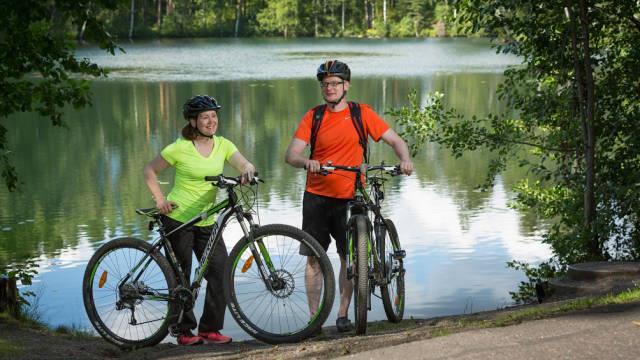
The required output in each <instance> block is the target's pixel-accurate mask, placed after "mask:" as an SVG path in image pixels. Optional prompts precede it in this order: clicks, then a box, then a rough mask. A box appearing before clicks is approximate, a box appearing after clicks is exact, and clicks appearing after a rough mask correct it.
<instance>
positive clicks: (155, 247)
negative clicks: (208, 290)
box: [118, 186, 275, 302]
mask: <svg viewBox="0 0 640 360" xmlns="http://www.w3.org/2000/svg"><path fill="white" fill-rule="evenodd" d="M227 195H228V198H227V199H225V200H223V201H221V202H219V203H217V204H216V205H214V206H213V207H211V208H210V209H209V210H207V211H204V212H202V213H200V214H198V215H196V216H194V217H193V218H192V219H191V220H189V221H187V222H185V223H184V224H182V225H180V226H178V227H177V228H175V229H173V230H171V231H170V232H168V233H165V230H164V226H163V225H162V222H161V221H160V220H159V218H155V220H153V222H155V223H156V224H157V225H158V232H159V237H158V238H156V240H154V242H153V243H152V246H151V249H150V252H149V253H147V254H145V256H144V257H143V258H142V259H140V261H139V262H138V263H137V264H136V265H135V266H134V267H133V268H132V269H131V271H130V272H129V273H128V274H127V275H126V276H125V277H124V278H123V279H122V280H121V281H120V283H119V284H118V288H119V289H120V288H121V287H122V286H123V285H124V284H126V283H127V282H129V280H130V279H132V278H133V282H137V281H139V279H140V277H141V276H142V274H143V273H144V271H145V270H146V268H147V266H149V264H150V263H151V261H152V259H151V255H150V253H151V252H153V251H160V249H162V248H164V250H165V256H166V257H167V259H168V260H169V263H170V264H171V266H172V268H173V270H174V272H175V274H176V275H177V277H178V281H179V283H180V286H182V287H183V288H184V289H188V290H190V291H191V294H192V295H193V296H192V301H193V302H195V299H196V298H197V295H198V290H199V288H200V284H201V283H202V280H203V279H204V275H205V273H206V271H207V267H208V265H209V256H210V255H211V253H212V252H213V251H214V250H215V247H216V246H217V244H218V243H219V242H220V239H221V238H222V230H223V229H224V228H225V226H226V225H227V223H228V222H229V219H230V218H231V216H233V215H235V216H236V219H237V220H238V223H239V224H240V227H241V228H242V232H243V233H244V236H245V237H247V238H248V239H249V248H250V250H251V253H252V255H253V257H254V260H255V261H256V264H257V265H258V271H259V273H260V275H261V277H262V279H263V281H264V282H265V285H266V286H267V287H268V288H269V289H272V284H271V279H272V276H271V275H272V274H273V273H274V272H275V267H274V265H273V263H272V262H271V258H270V256H269V253H268V251H267V248H266V246H265V245H264V243H263V242H262V240H258V241H254V240H253V229H254V228H255V227H256V226H257V225H256V224H255V223H254V222H253V218H252V216H251V214H249V213H246V212H245V211H244V210H243V208H242V205H240V204H238V199H237V195H236V194H235V192H234V191H233V188H232V187H230V186H228V187H227ZM216 213H220V214H219V215H218V218H217V219H216V222H215V223H214V224H213V225H212V230H211V234H210V236H209V240H208V241H207V245H206V246H205V250H204V252H203V253H202V257H201V258H200V260H199V264H198V267H197V268H196V271H195V276H194V280H193V282H192V283H191V285H189V284H188V282H187V277H186V275H185V274H184V272H183V271H182V268H181V267H180V264H179V262H178V259H177V257H176V255H175V252H174V251H173V248H172V247H171V243H170V241H169V238H168V237H169V236H171V234H174V233H176V232H178V231H180V230H182V229H184V228H186V227H189V226H192V225H194V224H196V223H197V222H200V221H202V220H204V219H207V218H209V217H210V216H214V215H215V214H216ZM247 223H248V226H247ZM256 242H257V243H258V246H257V247H256V245H255V243H256ZM169 290H171V289H169ZM142 294H143V295H147V296H149V297H150V298H154V299H163V300H168V301H173V300H176V297H175V294H171V293H167V294H160V293H157V292H154V293H142Z"/></svg>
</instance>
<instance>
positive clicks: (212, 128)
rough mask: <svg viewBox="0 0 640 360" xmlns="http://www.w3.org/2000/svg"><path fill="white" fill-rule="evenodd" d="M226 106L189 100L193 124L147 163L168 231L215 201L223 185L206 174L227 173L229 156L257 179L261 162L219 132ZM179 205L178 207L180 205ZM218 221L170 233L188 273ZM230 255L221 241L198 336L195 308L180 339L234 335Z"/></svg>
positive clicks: (220, 340) (187, 114)
mask: <svg viewBox="0 0 640 360" xmlns="http://www.w3.org/2000/svg"><path fill="white" fill-rule="evenodd" d="M220 108H221V106H220V105H219V104H218V103H217V102H216V100H215V99H214V98H212V97H210V96H207V95H198V96H194V97H192V98H191V99H189V100H188V101H187V102H186V103H185V104H184V106H183V115H184V118H185V120H187V124H186V126H185V127H184V128H183V129H182V138H179V139H177V140H176V141H175V142H174V143H172V144H170V145H168V146H167V147H165V148H164V149H163V150H162V151H161V152H160V154H159V155H158V156H156V158H155V159H153V160H152V161H151V162H149V163H148V164H147V166H145V168H144V178H145V182H146V184H147V186H148V187H149V190H150V191H151V193H152V195H153V197H154V199H155V201H156V207H157V208H158V210H159V211H160V212H161V213H162V214H164V216H163V218H162V223H163V225H164V226H165V229H166V230H167V232H169V231H171V230H172V229H175V228H176V227H178V226H180V225H182V224H183V223H185V222H187V221H188V220H191V219H192V218H193V217H194V216H196V215H197V214H199V213H201V212H203V211H205V210H207V209H208V208H209V207H211V206H212V205H213V204H214V201H215V197H216V190H217V188H216V187H215V186H211V184H210V183H209V182H206V181H204V177H205V176H207V175H218V174H221V173H222V170H223V167H224V162H225V161H227V162H229V163H230V164H231V166H233V167H234V168H236V169H237V170H238V171H240V172H241V173H242V176H243V181H245V182H246V181H249V180H251V178H252V177H253V174H254V173H255V170H256V169H255V167H254V166H253V165H252V164H251V163H250V162H249V161H248V160H247V159H246V158H245V157H244V156H243V155H242V154H241V153H240V151H238V149H237V148H236V146H235V145H234V144H233V143H232V142H231V141H229V140H227V139H225V138H224V137H222V136H216V135H215V133H216V130H217V129H218V110H219V109H220ZM170 166H173V167H175V169H176V175H175V182H174V185H173V188H172V189H171V192H169V195H168V196H166V197H165V196H164V194H163V193H162V190H161V189H160V186H159V185H158V178H157V174H158V173H160V172H162V171H163V170H165V169H167V168H169V167H170ZM174 205H177V207H175V208H174ZM214 222H215V220H214V219H213V218H209V219H204V220H202V221H200V222H198V223H196V224H195V225H194V226H191V227H189V228H187V229H183V230H181V231H179V232H177V233H175V234H172V235H171V237H170V238H169V240H170V241H171V245H172V247H173V249H174V251H175V253H176V256H177V258H178V261H179V262H180V266H181V267H182V269H183V270H184V272H185V274H186V276H190V274H191V258H192V255H191V253H192V252H195V254H196V256H197V257H198V258H200V257H201V256H202V253H203V251H204V248H205V245H206V243H207V241H208V240H209V234H210V233H211V226H212V224H213V223H214ZM221 240H222V239H221ZM226 259H227V249H226V246H225V244H224V241H221V243H220V244H218V246H216V248H215V249H214V251H213V253H212V254H211V259H210V261H209V269H208V270H207V274H206V275H205V278H206V279H207V290H206V295H205V300H204V302H205V303H204V311H203V314H202V317H201V318H200V325H199V326H198V335H194V334H193V333H192V332H191V330H192V329H195V328H196V325H197V324H198V323H197V321H196V318H195V316H194V314H193V311H189V312H188V313H185V316H184V317H183V321H182V322H181V323H180V324H179V329H180V332H181V334H180V335H179V336H178V344H180V345H196V344H201V343H202V342H203V341H208V342H212V343H217V344H224V343H228V342H231V338H230V337H228V336H225V335H222V334H221V333H220V330H221V329H222V327H223V325H224V313H225V308H226V303H225V300H224V295H223V291H222V281H223V280H222V277H223V272H224V264H225V261H226Z"/></svg>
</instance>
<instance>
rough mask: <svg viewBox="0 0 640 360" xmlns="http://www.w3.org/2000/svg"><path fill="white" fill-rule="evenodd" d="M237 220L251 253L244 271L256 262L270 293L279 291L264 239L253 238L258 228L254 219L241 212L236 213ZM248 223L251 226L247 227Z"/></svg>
mask: <svg viewBox="0 0 640 360" xmlns="http://www.w3.org/2000/svg"><path fill="white" fill-rule="evenodd" d="M236 218H237V220H238V223H239V224H240V227H241V228H242V232H243V233H244V235H245V237H246V238H247V242H248V246H249V250H250V251H251V257H250V258H249V259H247V260H246V262H245V266H243V270H244V268H245V267H246V268H247V269H248V268H249V267H250V266H251V263H252V262H253V261H255V262H256V265H257V267H258V272H259V273H260V276H261V277H262V280H263V281H264V283H265V286H266V287H267V288H268V289H269V291H274V290H279V289H278V278H277V276H276V269H275V267H274V266H273V262H272V261H271V257H270V256H269V252H268V251H267V247H266V246H265V245H264V242H263V241H262V239H258V240H255V239H254V237H253V234H254V229H256V228H257V225H255V224H254V223H253V219H252V217H251V215H250V214H244V213H242V212H241V211H238V212H236ZM247 223H248V224H249V226H247ZM256 244H257V246H256ZM247 264H248V265H247ZM245 271H246V270H245Z"/></svg>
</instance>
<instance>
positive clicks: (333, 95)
mask: <svg viewBox="0 0 640 360" xmlns="http://www.w3.org/2000/svg"><path fill="white" fill-rule="evenodd" d="M320 89H321V90H322V97H323V98H324V100H325V101H327V102H335V101H338V99H340V98H341V97H342V95H343V94H344V92H345V91H347V90H349V82H348V81H344V80H342V79H341V78H339V77H337V76H327V77H325V78H324V79H322V81H321V82H320Z"/></svg>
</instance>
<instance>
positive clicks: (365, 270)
mask: <svg viewBox="0 0 640 360" xmlns="http://www.w3.org/2000/svg"><path fill="white" fill-rule="evenodd" d="M354 224H355V227H356V237H357V239H356V241H357V244H356V259H355V265H356V272H355V274H354V277H353V280H354V286H353V287H354V299H353V300H354V301H353V310H354V313H355V328H356V335H363V334H366V333H367V312H368V311H369V309H368V298H369V291H370V289H369V257H368V253H369V250H368V248H367V247H368V243H369V231H368V226H367V218H366V217H365V216H364V215H357V216H356V218H355V221H354Z"/></svg>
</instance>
